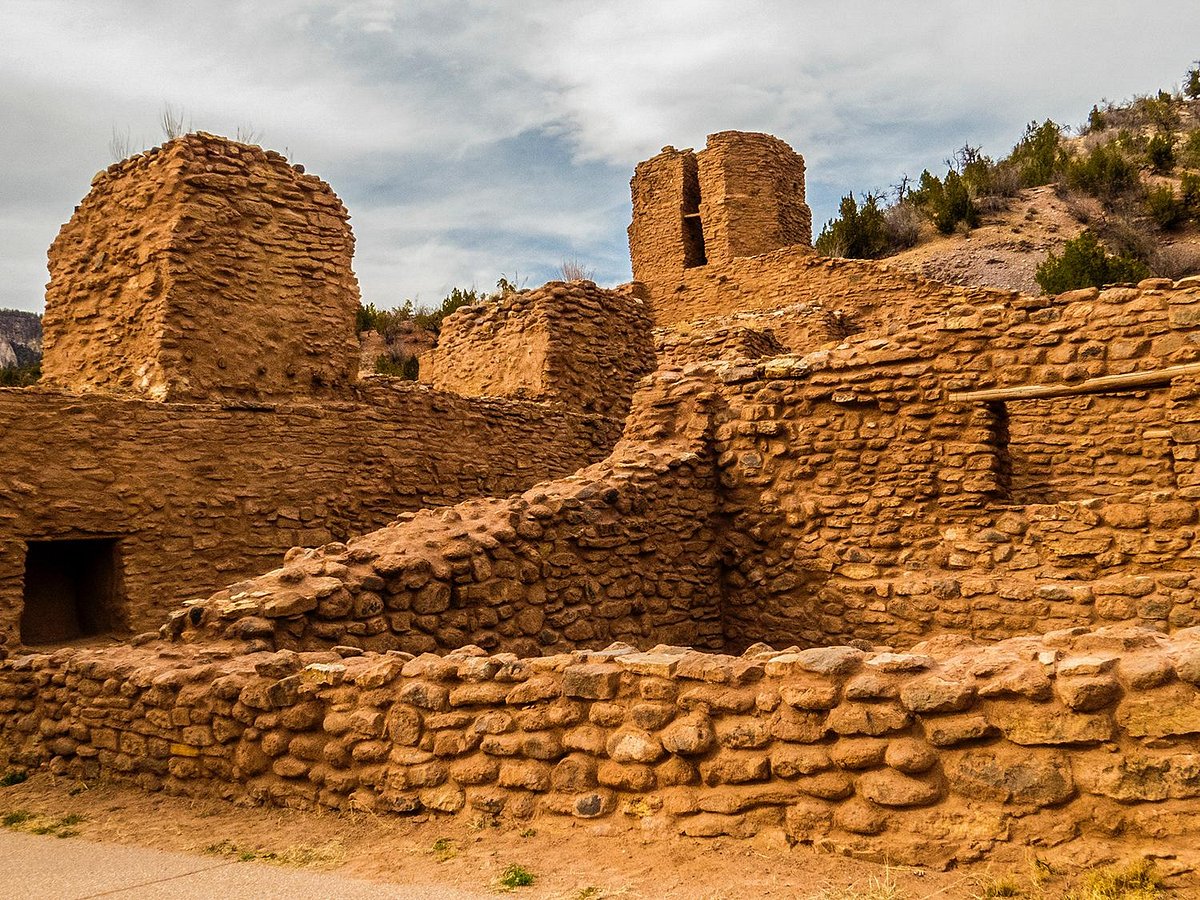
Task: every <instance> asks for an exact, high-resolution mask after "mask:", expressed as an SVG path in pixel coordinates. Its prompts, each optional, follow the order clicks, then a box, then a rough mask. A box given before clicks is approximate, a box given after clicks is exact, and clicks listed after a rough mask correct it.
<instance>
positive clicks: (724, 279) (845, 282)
mask: <svg viewBox="0 0 1200 900" xmlns="http://www.w3.org/2000/svg"><path fill="white" fill-rule="evenodd" d="M634 277H635V278H636V277H637V270H636V269H635V270H634ZM640 280H643V281H645V284H646V287H647V290H648V293H649V297H650V305H651V306H652V307H653V309H654V322H655V324H656V325H659V326H669V325H674V324H676V323H680V322H690V321H693V320H695V319H703V318H711V317H714V316H724V315H730V314H733V313H739V312H768V311H770V310H774V309H778V308H780V307H786V306H792V305H794V304H800V303H807V304H817V305H819V306H821V307H824V308H825V309H827V310H830V311H837V312H842V313H845V314H846V316H847V317H848V319H849V320H850V322H851V324H856V325H857V326H858V328H860V329H862V330H867V329H870V330H872V331H883V332H887V331H891V330H894V329H896V328H897V327H903V326H910V325H918V324H920V323H921V322H923V321H928V320H931V319H933V318H936V317H938V316H944V315H945V314H946V312H947V310H948V309H950V308H952V307H954V306H959V305H968V306H982V305H986V304H989V303H998V302H1006V301H1009V300H1011V299H1012V298H1013V297H1015V296H1016V295H1015V294H1013V293H1012V292H1009V291H997V290H991V289H987V288H963V287H957V286H953V285H944V284H940V283H938V282H934V281H929V280H928V279H925V278H922V277H920V276H918V275H913V274H910V273H907V272H899V271H895V270H892V269H889V268H888V267H887V266H886V265H881V264H880V263H877V262H872V261H869V260H860V259H833V258H830V257H825V256H820V255H818V254H817V252H816V251H815V250H813V249H812V248H810V247H805V246H792V247H784V248H782V249H779V250H774V251H772V252H769V253H764V254H762V255H760V256H750V257H742V258H738V259H733V260H731V261H729V262H727V263H714V264H711V265H707V266H701V267H697V268H693V269H687V270H686V271H685V272H683V274H682V277H681V278H679V279H676V280H674V281H662V282H659V281H649V280H646V279H640ZM785 343H786V341H785ZM789 349H792V350H794V351H798V352H802V351H805V350H808V349H812V348H810V347H801V346H796V347H789Z"/></svg>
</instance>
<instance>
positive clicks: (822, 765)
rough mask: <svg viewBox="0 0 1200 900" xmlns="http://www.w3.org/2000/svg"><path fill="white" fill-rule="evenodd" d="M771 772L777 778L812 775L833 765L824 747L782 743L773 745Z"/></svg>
mask: <svg viewBox="0 0 1200 900" xmlns="http://www.w3.org/2000/svg"><path fill="white" fill-rule="evenodd" d="M770 763H771V774H772V775H774V776H776V777H777V778H795V777H796V776H798V775H814V774H816V773H817V772H823V771H825V770H826V769H829V768H832V767H833V762H832V760H831V759H830V758H829V753H828V751H827V750H826V749H825V748H824V747H803V746H802V747H796V746H791V745H788V744H784V745H781V746H778V747H774V748H772V750H771V754H770Z"/></svg>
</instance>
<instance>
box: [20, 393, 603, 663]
mask: <svg viewBox="0 0 1200 900" xmlns="http://www.w3.org/2000/svg"><path fill="white" fill-rule="evenodd" d="M355 398H356V399H355V401H354V402H344V403H340V404H324V405H303V404H291V405H280V406H277V407H264V406H261V405H260V406H254V407H238V406H236V405H233V406H227V407H222V406H219V405H214V404H173V403H158V402H152V401H148V400H143V399H136V398H128V397H124V398H122V397H116V396H100V395H88V396H83V397H81V396H78V395H72V394H64V393H61V392H58V391H53V390H46V389H41V388H38V389H28V390H12V389H10V390H0V433H3V434H4V447H5V451H6V453H7V456H6V462H5V472H4V476H3V479H2V480H0V646H2V645H3V644H4V643H8V644H15V643H16V642H17V640H18V639H19V632H20V628H19V627H18V623H19V621H20V619H21V616H22V606H23V603H22V592H23V587H24V574H25V573H24V568H25V561H26V554H27V548H28V547H29V546H30V544H31V543H32V542H39V541H50V540H67V539H88V538H91V539H95V538H113V539H115V541H116V552H117V553H118V555H119V558H120V566H119V567H120V570H121V578H122V580H123V585H122V589H121V590H120V591H119V592H118V598H117V600H116V602H117V603H118V608H116V609H113V610H111V611H110V613H111V614H110V616H109V619H110V621H109V623H108V624H109V628H108V629H106V630H112V631H114V632H117V633H120V632H127V631H138V630H145V629H149V628H157V627H158V625H159V624H160V623H161V622H162V620H163V618H164V617H165V615H166V614H167V612H168V611H170V610H171V609H173V608H175V606H176V605H177V604H178V603H179V602H180V601H182V600H185V599H188V598H192V597H202V596H207V595H208V594H210V593H212V592H213V591H214V590H216V589H218V588H219V587H221V586H222V585H224V584H228V583H229V582H230V581H232V580H236V579H237V578H239V577H246V576H249V575H252V574H255V573H258V572H262V571H263V570H265V569H268V568H271V567H272V566H274V565H277V564H278V562H279V560H281V559H282V556H283V554H284V552H285V551H287V550H288V549H289V548H291V547H295V546H298V545H300V546H316V545H320V544H324V543H326V542H328V541H330V540H335V539H345V538H347V537H348V536H350V535H353V534H359V533H362V532H365V531H370V530H371V529H374V528H379V527H382V526H383V525H386V524H387V523H388V522H389V521H392V520H393V519H394V518H395V517H396V516H397V515H399V514H400V513H402V512H404V511H407V510H415V509H421V508H424V507H429V506H439V505H442V504H447V503H457V502H459V501H460V500H463V499H464V498H467V497H473V496H488V495H493V494H508V493H513V492H516V491H520V490H524V489H525V488H527V487H529V486H530V485H532V484H535V483H537V482H539V481H543V480H545V479H547V478H553V477H555V476H559V475H564V474H566V473H569V472H573V471H575V470H576V469H577V468H579V467H580V466H582V465H587V464H588V463H590V462H594V461H595V460H597V459H601V458H603V457H604V456H605V455H606V454H607V453H608V451H609V448H610V447H611V446H612V445H613V443H614V442H615V441H616V439H617V437H618V436H619V433H620V422H619V420H614V419H609V418H606V417H603V416H596V415H586V416H585V415H579V414H576V413H573V412H571V411H569V410H567V409H565V408H564V407H562V406H559V405H548V404H540V403H533V402H529V401H518V400H480V399H469V398H463V397H459V396H456V395H454V394H448V393H444V392H441V391H434V390H431V389H429V388H427V387H423V386H417V385H412V384H410V383H406V382H397V381H396V380H394V379H385V378H373V379H368V380H365V381H364V382H362V383H361V386H360V387H359V388H357V389H356V394H355ZM47 446H51V447H53V454H54V456H53V463H54V464H53V465H49V466H48V465H46V459H45V455H44V452H43V451H44V448H46V447H47ZM35 624H36V623H35ZM64 636H67V637H69V636H70V635H64Z"/></svg>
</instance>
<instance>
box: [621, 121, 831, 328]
mask: <svg viewBox="0 0 1200 900" xmlns="http://www.w3.org/2000/svg"><path fill="white" fill-rule="evenodd" d="M630 192H631V194H632V196H633V221H632V223H631V224H630V226H629V252H630V257H631V259H632V263H633V277H634V280H635V281H638V282H642V283H644V284H645V285H647V286H649V287H650V290H651V294H652V296H654V297H655V299H657V298H658V297H660V296H662V295H664V294H665V293H668V292H670V291H672V290H674V288H675V287H676V285H678V284H679V283H680V280H681V279H682V278H683V277H684V276H685V274H688V273H691V275H692V277H697V275H698V277H701V278H703V277H706V275H707V273H709V272H710V271H712V270H713V269H716V268H718V267H720V266H723V265H725V264H727V263H729V262H731V261H732V260H734V259H736V258H739V257H753V256H759V255H761V254H764V253H767V252H768V251H772V250H777V249H778V248H780V247H787V246H789V245H793V244H798V245H805V246H807V245H809V244H811V243H812V213H811V212H810V211H809V208H808V205H807V204H806V203H805V202H804V159H803V158H802V157H801V156H800V155H799V154H797V153H796V152H795V151H793V150H792V148H791V147H789V146H788V145H787V144H785V143H784V142H783V141H781V140H779V139H778V138H776V137H772V136H771V135H768V134H752V133H746V132H738V131H723V132H719V133H717V134H711V135H709V136H708V141H707V146H706V148H705V149H704V150H701V151H700V152H699V153H693V152H692V151H691V150H682V151H681V150H676V149H675V148H674V147H664V148H663V151H662V153H660V154H659V155H658V156H655V157H653V158H652V159H649V160H646V161H645V162H643V163H640V164H639V165H638V167H637V170H636V172H635V173H634V176H633V180H632V182H631V183H630ZM710 267H711V268H710ZM659 324H663V320H662V319H660V320H659Z"/></svg>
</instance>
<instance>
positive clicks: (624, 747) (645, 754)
mask: <svg viewBox="0 0 1200 900" xmlns="http://www.w3.org/2000/svg"><path fill="white" fill-rule="evenodd" d="M605 750H606V751H607V753H608V755H609V757H610V758H611V759H614V760H616V761H617V762H637V763H652V762H655V761H656V760H657V759H659V757H661V756H662V754H663V745H662V743H661V742H660V741H659V740H658V738H656V737H653V736H652V735H651V734H649V733H648V732H645V731H642V730H640V729H632V728H627V729H623V730H621V731H617V732H614V733H613V734H612V735H611V736H610V737H609V738H608V741H607V742H606V744H605Z"/></svg>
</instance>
